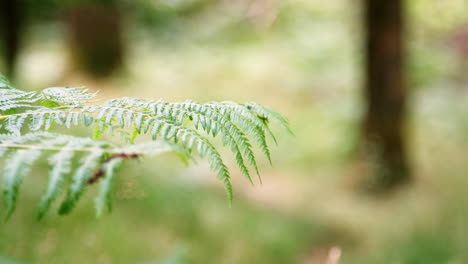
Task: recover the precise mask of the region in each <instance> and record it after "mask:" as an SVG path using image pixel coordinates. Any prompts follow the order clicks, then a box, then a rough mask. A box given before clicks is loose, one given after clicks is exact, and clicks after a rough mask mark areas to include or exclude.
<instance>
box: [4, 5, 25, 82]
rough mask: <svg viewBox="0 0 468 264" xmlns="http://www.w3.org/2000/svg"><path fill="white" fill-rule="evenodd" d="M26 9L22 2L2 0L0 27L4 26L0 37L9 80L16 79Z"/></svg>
mask: <svg viewBox="0 0 468 264" xmlns="http://www.w3.org/2000/svg"><path fill="white" fill-rule="evenodd" d="M24 8H25V6H24V4H22V1H21V0H0V25H1V26H2V29H1V33H0V36H1V41H2V45H3V55H4V57H5V66H6V72H5V74H6V75H7V76H8V78H9V79H12V78H13V77H14V76H13V75H14V71H15V66H16V61H17V57H18V52H19V48H20V44H21V43H20V41H21V33H22V30H21V29H22V25H23V23H22V22H23V14H24Z"/></svg>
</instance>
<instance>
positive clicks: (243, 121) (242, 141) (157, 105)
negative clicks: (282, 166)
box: [0, 76, 290, 218]
mask: <svg viewBox="0 0 468 264" xmlns="http://www.w3.org/2000/svg"><path fill="white" fill-rule="evenodd" d="M95 96H96V93H91V92H89V91H88V90H87V89H85V88H83V87H78V88H68V87H51V88H46V89H44V90H42V91H40V92H24V91H21V90H18V89H16V88H14V87H12V86H11V85H10V84H9V83H8V81H7V80H6V79H4V78H1V76H0V127H1V128H3V129H5V130H6V131H7V132H8V133H10V134H8V135H5V134H0V157H1V156H2V155H4V154H5V153H6V152H11V154H10V156H9V157H8V159H9V160H10V159H11V167H10V168H9V169H8V171H6V173H4V175H6V176H5V177H4V178H5V179H6V180H7V182H8V184H9V186H8V187H6V188H7V189H8V191H7V192H5V194H6V197H7V201H9V202H8V203H10V205H8V206H7V207H8V208H10V209H9V211H11V212H12V211H13V209H14V207H11V206H14V204H15V200H16V196H17V193H18V188H19V185H20V183H21V179H22V177H23V176H24V175H25V174H26V173H27V168H28V167H30V165H31V164H32V163H33V162H34V160H35V159H36V158H34V157H35V155H34V153H38V154H37V156H38V157H39V156H40V155H41V154H42V153H43V152H48V153H49V164H50V166H51V170H50V174H49V181H48V184H47V187H46V190H45V193H44V195H43V196H42V198H41V202H40V205H39V208H40V209H39V214H38V218H41V217H43V216H44V214H45V212H46V211H47V210H48V209H49V207H50V206H51V204H52V202H53V201H54V200H55V199H56V198H57V196H58V195H59V193H60V190H61V188H62V186H63V185H64V184H65V183H66V182H69V181H65V180H64V179H65V178H67V177H71V180H70V181H71V183H70V184H69V185H68V186H67V195H66V198H65V200H64V201H63V202H62V204H61V206H60V209H59V212H60V213H61V214H66V213H68V212H70V211H71V210H72V209H73V207H74V206H75V204H76V203H77V201H79V199H80V197H81V195H82V193H83V191H84V190H85V186H86V185H87V184H92V183H93V182H95V181H98V180H99V181H100V187H99V191H98V196H97V197H96V200H95V205H96V211H97V213H98V215H99V214H101V213H102V211H103V210H104V208H105V207H108V208H109V209H110V205H109V198H108V197H109V194H110V189H111V185H112V180H113V175H114V171H116V170H117V168H118V167H119V166H120V164H121V163H122V161H123V160H125V159H128V158H129V157H139V156H140V155H141V154H145V153H146V154H158V151H161V149H163V148H162V145H161V143H158V142H165V143H166V144H170V145H168V146H170V147H169V148H168V149H167V150H170V151H178V152H179V153H185V154H181V155H180V156H181V157H182V158H187V157H188V156H189V155H188V153H194V152H196V153H198V154H199V156H201V157H202V158H206V159H207V160H208V161H209V163H210V168H211V170H213V171H214V172H215V173H216V174H217V178H218V179H220V180H221V181H222V182H223V184H224V186H225V189H226V191H227V194H228V198H229V201H230V202H231V201H232V195H233V194H232V185H231V181H230V177H231V175H230V172H229V169H228V167H227V166H226V164H225V162H224V160H223V158H222V156H221V154H220V152H219V151H218V149H217V148H216V147H215V146H214V145H213V144H212V143H211V141H210V138H216V137H219V138H220V139H221V141H222V143H223V146H224V147H225V148H227V149H228V150H230V152H231V153H232V154H233V156H234V159H235V161H236V164H237V167H238V168H239V170H240V172H241V174H243V175H244V176H245V177H246V178H247V179H248V180H249V181H250V182H253V181H252V178H251V175H250V171H249V170H250V169H253V170H255V172H256V173H257V175H258V177H259V179H260V173H259V169H258V165H257V160H256V155H255V153H254V151H253V149H254V148H253V145H252V143H251V142H254V144H256V145H258V147H259V149H260V151H261V152H262V153H263V154H264V155H265V157H266V158H267V159H268V161H269V162H270V163H271V154H270V150H269V146H268V140H267V135H268V136H270V137H271V139H273V141H274V142H275V143H276V138H275V135H274V133H273V132H272V130H271V128H270V122H269V121H270V120H272V121H275V122H277V123H279V124H281V125H282V126H283V127H285V128H286V129H287V130H288V131H290V129H289V125H288V122H287V120H286V119H285V118H284V117H283V116H281V115H280V114H278V113H277V112H275V111H273V110H271V109H269V108H266V107H263V106H261V105H258V104H255V103H249V104H238V103H235V102H210V103H197V102H193V101H191V100H187V101H185V102H179V103H171V102H166V101H163V100H158V101H152V100H144V99H139V98H127V97H126V98H120V99H112V100H108V101H106V102H104V103H101V104H97V103H96V101H94V98H95ZM78 125H84V126H86V127H89V126H92V127H93V131H94V135H93V138H94V139H83V138H76V137H68V136H65V135H55V134H48V133H45V132H34V131H48V130H50V129H51V128H52V127H54V126H63V127H66V128H71V127H72V126H78ZM28 131H30V132H28ZM106 132H108V133H109V134H111V135H112V134H113V133H115V132H117V133H118V134H120V135H121V137H122V138H123V139H124V141H125V142H128V143H133V142H134V141H135V140H136V138H137V137H138V136H139V135H142V134H148V135H150V136H151V138H152V139H153V140H154V142H155V143H157V144H159V145H157V146H152V144H147V143H146V144H145V145H128V146H125V148H120V147H118V146H117V145H115V144H112V143H108V142H105V141H100V140H97V139H99V138H100V137H102V136H103V135H105V134H106ZM23 133H26V134H23ZM51 135H54V136H53V137H51ZM169 142H173V143H169ZM148 147H150V149H149V148H148ZM33 150H34V151H36V152H31V151H33ZM50 152H55V153H50ZM25 153H29V154H28V155H29V156H30V158H31V159H29V160H23V159H24V157H23V155H25ZM31 153H33V154H31ZM80 153H81V154H80ZM83 153H86V154H85V155H83ZM116 153H120V154H119V155H116ZM129 153H139V154H135V155H133V154H129ZM30 154H31V155H30ZM16 155H17V156H16ZM38 157H37V158H38ZM33 158H34V159H33ZM16 159H18V160H21V163H18V162H19V161H16ZM76 160H79V161H78V162H77V161H76ZM15 162H17V163H15ZM21 164H26V165H25V166H23V165H21ZM23 167H24V170H23ZM18 176H19V177H18ZM260 182H261V179H260ZM15 188H16V189H15ZM5 190H6V189H5Z"/></svg>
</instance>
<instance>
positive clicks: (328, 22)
mask: <svg viewBox="0 0 468 264" xmlns="http://www.w3.org/2000/svg"><path fill="white" fill-rule="evenodd" d="M3 2H4V3H2V5H3V6H1V7H0V9H3V10H0V13H1V14H0V20H1V22H0V25H2V31H1V32H2V33H1V35H0V36H1V40H2V42H1V47H2V49H1V51H0V59H1V60H0V72H2V73H4V74H7V76H8V77H10V79H12V81H13V82H14V83H15V85H16V86H17V87H19V88H21V89H25V90H34V89H41V88H45V87H49V86H64V85H67V86H82V85H86V86H88V87H89V88H91V89H93V90H100V95H101V97H103V98H113V97H120V96H133V97H144V98H147V99H150V98H154V99H159V98H164V99H165V100H168V101H182V100H185V99H187V98H191V99H193V100H196V101H200V102H206V101H214V100H216V101H222V100H234V101H239V102H249V101H256V102H258V103H261V104H264V105H267V106H270V107H272V108H274V109H275V110H278V111H279V112H281V113H283V114H284V115H285V116H287V117H288V119H289V120H290V123H291V127H292V129H293V131H294V133H295V136H290V135H288V134H287V133H284V132H283V131H281V130H280V128H278V129H277V131H278V133H279V138H280V140H279V144H278V145H277V146H273V147H272V149H271V150H272V157H273V166H270V165H269V164H268V162H266V161H265V160H263V161H262V162H260V166H261V171H263V173H262V176H263V184H258V183H257V184H255V186H251V185H250V184H249V182H248V181H247V180H246V179H245V178H243V177H241V176H240V175H239V172H238V171H235V170H233V174H234V177H233V184H234V195H235V198H234V202H233V206H232V208H229V204H228V199H227V197H226V195H225V193H224V190H223V188H222V184H221V183H220V182H219V181H217V180H216V178H215V175H214V174H213V173H212V172H211V171H210V170H209V168H208V165H207V163H205V162H202V161H200V162H198V163H197V164H192V165H191V166H190V167H188V168H186V167H184V166H183V164H181V163H180V162H179V161H178V160H177V158H175V157H174V156H173V155H165V156H162V157H158V158H154V159H145V160H142V161H139V162H133V163H131V164H129V166H126V167H125V168H124V169H123V170H122V171H121V172H120V173H119V175H118V179H117V181H116V184H117V185H116V188H115V189H114V194H113V204H114V207H113V208H114V209H113V212H112V213H111V214H106V215H104V216H103V217H101V218H99V219H96V218H95V216H94V211H93V209H92V197H91V196H90V195H86V197H85V198H84V200H85V201H83V202H82V203H80V204H79V205H78V207H77V208H76V209H75V210H74V211H73V212H72V214H71V215H69V216H65V217H60V216H58V215H56V214H53V213H50V214H49V215H48V216H47V217H46V218H45V219H44V220H42V221H40V222H38V221H36V220H35V213H36V204H37V200H38V197H39V195H40V192H41V191H42V188H43V186H44V183H43V182H41V181H40V180H39V179H34V175H41V174H44V173H45V171H46V170H45V166H46V165H45V164H43V166H37V167H36V168H35V171H34V172H33V173H32V174H31V175H30V176H29V178H31V180H30V181H27V182H25V186H24V187H23V189H22V190H21V193H20V200H19V201H18V209H17V211H16V213H15V214H14V215H13V217H12V218H11V219H10V221H8V222H1V223H0V263H102V264H105V263H165V264H166V263H174V264H185V263H187V264H189V263H194V264H197V263H199V264H202V263H203V264H206V263H220V264H221V263H222V264H229V263H233V264H234V263H255V264H276V263H278V264H280V263H281V264H283V263H285V264H286V263H288V264H289V263H299V264H319V263H329V264H336V263H342V264H348V263H349V264H353V263H356V264H357V263H361V264H362V263H369V264H376V263H382V264H383V263H395V264H396V263H401V264H406V263H415V264H416V263H424V264H429V263H434V264H436V263H437V264H442V263H450V264H457V263H468V248H467V247H468V244H467V243H466V237H467V236H468V228H467V227H466V223H468V197H467V195H466V193H467V192H468V155H466V149H468V73H467V70H468V60H467V59H468V17H467V16H466V14H467V12H468V1H466V0H451V1H438V0H407V1H404V2H405V3H404V12H403V13H404V16H405V19H404V21H405V27H406V29H405V34H404V43H405V45H406V50H405V53H404V54H405V60H406V65H405V69H404V71H405V75H406V88H407V93H408V95H407V96H408V97H407V102H406V104H407V111H406V121H405V122H406V123H405V124H406V127H405V130H404V133H403V134H404V137H405V138H406V147H407V160H408V162H409V164H410V167H411V175H412V179H411V181H409V182H405V183H404V184H401V185H399V186H397V187H392V190H391V191H389V190H381V191H378V192H377V191H375V190H374V191H368V190H367V189H368V188H367V186H366V184H368V183H369V181H367V180H366V179H365V178H366V177H370V176H372V175H369V174H370V173H369V171H372V168H373V167H375V166H379V165H378V164H377V165H376V164H373V162H372V159H363V158H362V156H363V155H361V152H362V150H361V149H362V147H361V145H362V137H363V136H362V133H363V132H362V127H363V125H362V123H363V121H362V119H363V118H364V115H365V111H366V102H367V101H366V100H368V99H367V98H366V96H365V93H364V86H365V79H366V78H365V73H366V71H365V58H366V54H365V52H366V49H365V45H364V43H365V41H364V39H365V33H364V30H363V26H364V19H363V16H364V5H363V3H364V1H351V0H328V1H318V0H227V1H223V0H138V1H128V0H127V1H126V0H121V1H120V0H107V1H104V0H101V1H86V0H74V1H73V0H69V1H58V0H47V1H33V0H22V1H19V0H10V1H8V0H6V1H3ZM361 2H362V3H361ZM5 14H7V15H5ZM9 19H10V20H9ZM8 21H10V23H13V24H8V23H9V22H8ZM11 21H13V22H11ZM5 25H9V26H5ZM8 27H10V31H8V30H6V28H8ZM11 27H13V29H14V30H13V31H11ZM11 32H13V33H11ZM15 47H17V48H15ZM15 54H16V55H15ZM226 154H228V153H226ZM231 162H232V159H231ZM91 192H92V191H91ZM380 192H381V193H380ZM88 194H89V193H88ZM2 208H3V207H0V209H1V210H3V209H2ZM327 261H328V262H327Z"/></svg>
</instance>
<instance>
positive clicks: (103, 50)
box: [65, 4, 124, 77]
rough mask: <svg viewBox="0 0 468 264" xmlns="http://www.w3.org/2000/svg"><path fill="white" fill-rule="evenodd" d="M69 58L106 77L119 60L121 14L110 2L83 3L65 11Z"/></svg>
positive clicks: (99, 75)
mask: <svg viewBox="0 0 468 264" xmlns="http://www.w3.org/2000/svg"><path fill="white" fill-rule="evenodd" d="M65 20H66V24H67V29H68V35H69V41H70V46H71V54H72V60H73V62H74V64H75V66H76V67H77V68H79V69H80V70H82V71H84V72H86V73H88V74H90V75H92V76H94V77H107V76H109V75H110V74H111V73H113V72H114V71H115V70H117V69H118V68H119V67H120V66H121V65H122V64H123V59H124V47H123V39H122V38H123V36H122V31H123V29H122V14H121V11H120V9H119V8H117V7H115V6H113V5H98V4H96V5H84V6H78V7H73V8H71V9H70V10H68V12H67V13H66V17H65Z"/></svg>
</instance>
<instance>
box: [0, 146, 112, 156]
mask: <svg viewBox="0 0 468 264" xmlns="http://www.w3.org/2000/svg"><path fill="white" fill-rule="evenodd" d="M0 148H9V149H39V150H45V151H47V150H50V151H60V150H70V151H77V152H94V151H102V150H103V149H102V148H74V147H67V146H60V147H52V146H50V147H47V146H39V145H28V144H3V143H0ZM105 152H106V153H109V154H114V153H120V152H121V151H119V149H117V148H116V149H106V150H105Z"/></svg>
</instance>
